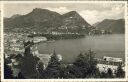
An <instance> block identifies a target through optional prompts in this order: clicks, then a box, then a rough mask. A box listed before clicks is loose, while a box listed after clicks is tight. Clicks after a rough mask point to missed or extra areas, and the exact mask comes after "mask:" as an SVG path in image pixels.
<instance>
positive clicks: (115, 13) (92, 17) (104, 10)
mask: <svg viewBox="0 0 128 82" xmlns="http://www.w3.org/2000/svg"><path fill="white" fill-rule="evenodd" d="M34 8H42V9H49V10H51V11H56V12H58V13H60V14H64V13H67V12H69V11H77V12H78V13H79V14H80V15H81V16H82V17H83V18H84V19H85V20H86V21H87V22H88V23H90V24H94V23H96V22H98V21H102V20H103V19H120V18H124V9H125V8H124V4H123V3H104V4H103V3H8V4H7V3H6V4H4V16H5V17H11V16H12V15H14V14H22V15H24V14H27V13H29V12H31V11H32V10H33V9H34Z"/></svg>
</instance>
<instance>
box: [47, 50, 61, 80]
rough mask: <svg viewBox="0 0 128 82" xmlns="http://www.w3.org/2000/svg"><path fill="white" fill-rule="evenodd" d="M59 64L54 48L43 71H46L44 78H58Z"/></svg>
mask: <svg viewBox="0 0 128 82" xmlns="http://www.w3.org/2000/svg"><path fill="white" fill-rule="evenodd" d="M60 65H61V62H60V61H59V59H58V57H57V54H56V53H55V50H54V53H53V55H52V56H51V59H50V61H49V63H48V66H47V68H46V71H45V72H46V73H45V74H46V75H45V76H46V77H45V78H59V76H60Z"/></svg>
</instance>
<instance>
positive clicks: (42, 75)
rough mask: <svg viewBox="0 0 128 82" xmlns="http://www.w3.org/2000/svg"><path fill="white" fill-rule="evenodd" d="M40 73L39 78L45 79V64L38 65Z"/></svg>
mask: <svg viewBox="0 0 128 82" xmlns="http://www.w3.org/2000/svg"><path fill="white" fill-rule="evenodd" d="M38 72H39V75H40V76H39V77H40V78H44V63H42V62H39V63H38Z"/></svg>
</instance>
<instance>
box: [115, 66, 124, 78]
mask: <svg viewBox="0 0 128 82" xmlns="http://www.w3.org/2000/svg"><path fill="white" fill-rule="evenodd" d="M115 75H116V77H117V78H124V77H125V71H124V70H123V69H122V66H121V64H120V65H119V66H118V68H117V71H116V73H115Z"/></svg>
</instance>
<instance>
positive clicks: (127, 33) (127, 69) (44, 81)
mask: <svg viewBox="0 0 128 82" xmlns="http://www.w3.org/2000/svg"><path fill="white" fill-rule="evenodd" d="M0 3H1V7H0V8H1V81H6V82H13V81H15V82H17V81H18V82H19V81H30V82H31V81H41V82H51V81H53V82H54V81H56V82H60V81H63V82H64V81H66V82H67V81H73V82H75V81H77V82H81V81H106V80H107V81H127V78H128V59H127V57H128V50H127V47H128V43H127V42H128V30H127V28H128V27H127V21H128V19H127V15H128V14H127V10H128V9H127V7H128V6H127V1H1V2H0ZM6 3H8V4H11V3H28V4H31V3H40V4H41V3H124V4H125V17H124V18H125V78H123V79H118V78H112V79H102V78H89V79H86V78H85V79H4V59H3V58H4V56H3V55H4V34H3V33H4V30H3V28H4V25H3V17H4V10H3V8H4V4H6Z"/></svg>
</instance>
